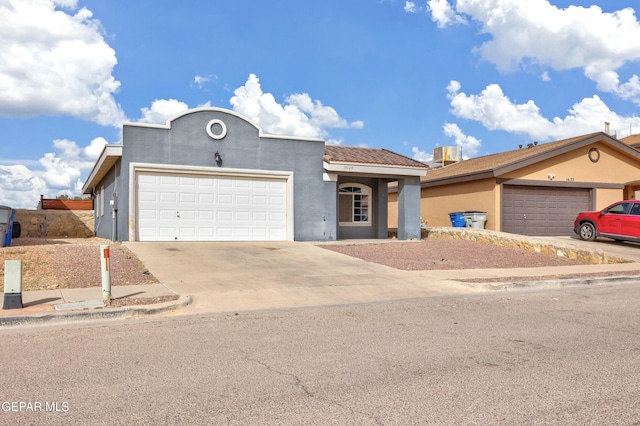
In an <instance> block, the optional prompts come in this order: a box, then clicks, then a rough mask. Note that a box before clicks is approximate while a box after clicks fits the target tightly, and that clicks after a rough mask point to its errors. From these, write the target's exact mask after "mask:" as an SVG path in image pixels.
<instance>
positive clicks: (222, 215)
mask: <svg viewBox="0 0 640 426" xmlns="http://www.w3.org/2000/svg"><path fill="white" fill-rule="evenodd" d="M425 174H426V167H425V166H424V164H422V163H420V162H418V161H415V160H412V159H410V158H407V157H404V156H402V155H399V154H396V153H393V152H391V151H387V150H382V149H371V148H351V147H340V146H325V143H324V141H323V140H321V139H312V138H301V137H291V136H277V135H269V134H265V133H264V132H263V131H262V129H261V128H260V127H258V126H257V125H256V124H254V123H252V122H251V121H249V120H248V119H247V118H246V117H243V116H241V115H239V114H237V113H235V112H233V111H229V110H224V109H219V108H199V109H194V110H189V111H185V112H183V113H181V114H178V115H176V116H174V117H172V118H170V119H169V120H167V123H166V125H149V124H142V123H126V124H124V126H123V129H122V144H120V145H107V146H105V148H104V150H103V152H102V154H101V155H100V158H99V159H98V161H97V162H96V164H95V166H94V167H93V170H92V171H91V173H90V175H89V177H88V178H87V181H86V182H85V184H84V187H83V192H84V193H85V194H91V195H92V198H93V200H94V206H95V207H94V208H95V233H96V235H97V236H98V237H103V238H110V239H113V240H117V241H281V240H301V241H310V240H311V241H316V240H317V241H326V240H336V239H343V238H388V229H387V221H388V220H387V217H388V213H387V208H388V200H387V194H388V190H387V186H388V183H389V182H396V183H397V186H398V187H399V188H400V197H399V198H400V203H396V205H395V206H396V208H397V209H398V210H397V211H394V212H393V215H394V217H396V218H397V217H400V218H401V220H400V229H399V231H398V235H399V238H401V239H406V238H419V237H420V177H421V176H424V175H425Z"/></svg>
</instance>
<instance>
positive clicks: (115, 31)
mask: <svg viewBox="0 0 640 426" xmlns="http://www.w3.org/2000/svg"><path fill="white" fill-rule="evenodd" d="M638 11H639V6H638V5H637V0H634V1H632V0H607V1H604V0H601V1H599V2H593V1H577V0H573V1H561V0H527V1H523V0H428V1H400V0H397V1H396V0H348V1H345V0H323V1H317V0H307V1H292V0H274V1H261V2H254V1H241V0H188V1H184V2H175V1H168V0H136V1H123V0H86V1H83V0H0V23H1V24H0V205H8V206H11V207H14V208H35V207H36V206H37V204H38V201H39V199H40V195H44V196H45V197H47V198H54V197H56V196H59V195H69V196H71V197H74V196H78V195H81V188H82V185H83V183H84V181H85V180H86V178H87V176H88V174H89V173H90V171H91V168H92V167H93V165H94V164H95V161H96V159H97V158H98V156H99V155H100V153H101V151H102V149H103V148H104V145H105V144H117V143H120V142H121V129H122V124H123V123H124V122H144V123H157V124H165V123H166V121H167V119H168V118H170V117H172V116H174V115H175V114H178V113H180V112H181V111H184V110H186V109H189V108H197V107H218V108H225V109H229V110H233V111H235V112H237V113H239V114H242V115H244V116H246V117H247V118H248V119H249V120H251V121H253V122H254V123H256V124H257V125H259V126H260V127H262V129H263V130H264V131H265V132H266V133H271V134H278V135H288V136H304V137H313V138H322V139H324V140H325V141H326V143H328V144H340V145H345V146H365V147H371V148H386V149H390V150H392V151H395V152H398V153H400V154H403V155H406V156H408V157H411V158H415V159H417V160H420V161H424V162H429V161H431V160H432V154H433V149H434V148H435V147H438V146H459V147H460V148H461V149H462V155H463V157H464V158H474V157H478V156H482V155H487V154H494V153H498V152H503V151H509V150H512V149H517V147H518V145H519V144H527V143H530V142H533V141H538V142H539V143H544V142H548V141H553V140H558V139H564V138H568V137H573V136H579V135H582V134H587V133H591V132H597V131H604V130H605V124H604V123H605V122H609V123H610V132H611V134H612V135H615V136H617V137H619V138H621V137H624V136H628V135H629V134H630V133H633V134H636V133H640V77H639V75H640V22H639V20H638V16H637V12H638Z"/></svg>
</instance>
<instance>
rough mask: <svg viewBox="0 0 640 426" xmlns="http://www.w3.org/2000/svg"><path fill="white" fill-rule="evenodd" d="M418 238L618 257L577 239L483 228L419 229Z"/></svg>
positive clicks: (603, 259)
mask: <svg viewBox="0 0 640 426" xmlns="http://www.w3.org/2000/svg"><path fill="white" fill-rule="evenodd" d="M422 238H450V239H455V240H467V241H481V242H484V243H490V244H494V245H499V246H506V247H513V248H518V249H523V250H529V251H533V252H536V253H545V254H552V255H556V256H560V257H566V258H569V259H577V260H580V261H582V262H586V263H595V264H602V263H612V262H613V261H616V260H619V259H609V258H608V256H607V254H606V253H605V252H604V251H602V250H600V249H596V248H592V247H585V246H580V245H579V242H576V243H575V244H572V243H563V242H559V241H550V240H547V239H543V238H536V237H528V236H525V235H516V234H508V233H506V232H497V231H490V230H487V229H473V228H453V227H435V228H428V229H423V232H422Z"/></svg>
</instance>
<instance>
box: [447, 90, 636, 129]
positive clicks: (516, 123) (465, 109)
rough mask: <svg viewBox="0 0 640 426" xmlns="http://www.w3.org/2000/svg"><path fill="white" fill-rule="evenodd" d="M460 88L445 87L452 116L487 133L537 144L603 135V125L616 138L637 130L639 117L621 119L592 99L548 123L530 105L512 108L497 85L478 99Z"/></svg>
mask: <svg viewBox="0 0 640 426" xmlns="http://www.w3.org/2000/svg"><path fill="white" fill-rule="evenodd" d="M460 88H461V86H460V83H459V82H457V81H451V83H450V84H449V86H448V87H447V90H448V92H449V93H448V98H449V99H450V101H451V108H452V109H451V112H452V113H453V115H455V116H456V117H458V118H462V119H468V120H473V121H477V122H479V123H482V125H483V126H484V127H486V128H487V129H489V130H503V131H506V132H509V133H517V134H524V135H528V136H529V137H530V138H532V139H535V140H539V141H544V140H548V139H563V138H568V137H572V136H576V135H582V134H586V133H589V132H597V131H603V130H604V122H605V121H608V122H610V123H611V132H617V133H618V136H622V135H624V134H625V132H626V131H627V129H629V127H630V126H632V127H634V128H637V127H638V126H640V117H637V116H630V117H624V116H620V115H618V114H616V113H615V112H613V111H611V109H609V107H608V106H607V105H606V104H605V103H604V102H603V101H602V100H601V99H600V98H599V97H598V96H595V95H594V96H593V97H590V98H584V99H583V100H582V101H580V102H578V103H576V104H574V105H573V106H572V107H571V109H569V111H568V112H569V113H568V114H567V115H566V116H565V117H564V118H560V117H554V118H553V119H547V118H545V117H544V116H543V115H542V114H541V113H540V109H539V108H538V106H537V105H536V104H535V103H534V102H533V101H531V100H530V101H528V102H526V103H523V104H515V103H513V102H512V101H511V100H510V99H509V98H508V97H507V96H506V95H505V94H504V93H503V91H502V88H501V87H500V86H499V85H497V84H491V85H489V86H487V87H486V88H485V89H484V90H483V91H482V92H481V93H480V94H477V95H467V94H465V93H464V92H460Z"/></svg>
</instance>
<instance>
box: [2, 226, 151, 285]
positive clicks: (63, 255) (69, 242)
mask: <svg viewBox="0 0 640 426" xmlns="http://www.w3.org/2000/svg"><path fill="white" fill-rule="evenodd" d="M101 244H109V245H110V249H109V251H110V260H111V284H112V285H114V286H116V285H137V284H151V283H156V282H158V280H157V279H156V278H155V277H154V276H153V275H151V274H150V273H149V271H147V270H146V268H145V266H144V265H143V264H142V262H140V260H138V258H137V257H135V255H133V253H131V252H130V251H129V250H128V249H127V248H126V247H125V246H123V245H122V244H119V243H111V242H110V241H108V240H104V239H101V238H22V237H21V238H17V239H15V240H13V243H12V245H11V247H3V248H0V290H2V291H4V261H5V260H22V289H23V290H24V291H32V290H53V289H58V288H85V287H100V286H101V285H102V274H101V271H100V245H101Z"/></svg>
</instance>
